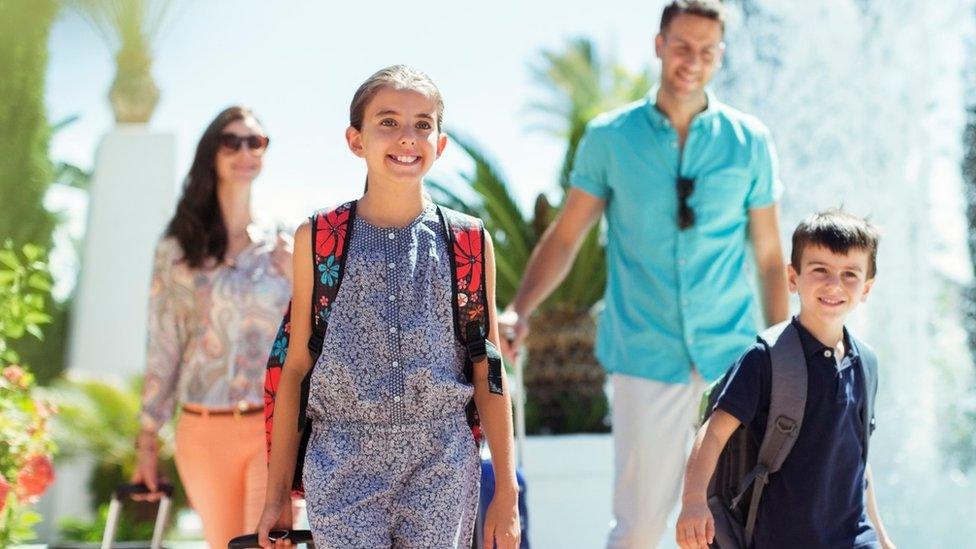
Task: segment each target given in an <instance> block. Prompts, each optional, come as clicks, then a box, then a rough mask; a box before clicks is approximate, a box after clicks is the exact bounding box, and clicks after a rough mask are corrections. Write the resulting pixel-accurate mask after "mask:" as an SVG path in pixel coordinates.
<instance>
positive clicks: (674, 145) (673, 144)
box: [671, 141, 678, 149]
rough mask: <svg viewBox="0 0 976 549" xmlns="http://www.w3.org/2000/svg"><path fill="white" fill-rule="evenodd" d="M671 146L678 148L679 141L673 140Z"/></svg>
mask: <svg viewBox="0 0 976 549" xmlns="http://www.w3.org/2000/svg"><path fill="white" fill-rule="evenodd" d="M671 148H672V149H677V148H678V142H677V141H672V142H671Z"/></svg>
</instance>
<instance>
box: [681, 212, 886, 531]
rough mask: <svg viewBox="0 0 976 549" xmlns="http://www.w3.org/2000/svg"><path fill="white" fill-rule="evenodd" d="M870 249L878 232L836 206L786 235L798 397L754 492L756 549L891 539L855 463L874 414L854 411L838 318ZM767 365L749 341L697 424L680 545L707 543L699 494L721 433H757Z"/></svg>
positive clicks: (853, 378)
mask: <svg viewBox="0 0 976 549" xmlns="http://www.w3.org/2000/svg"><path fill="white" fill-rule="evenodd" d="M877 249H878V233H877V230H876V229H875V228H874V227H873V226H872V225H871V224H870V223H868V222H867V221H866V220H864V219H861V218H858V217H855V216H853V215H850V214H848V213H845V212H843V211H840V210H828V211H825V212H821V213H817V214H814V215H812V216H810V217H808V218H807V219H806V220H804V221H803V222H802V223H800V225H799V226H798V227H797V229H796V231H794V233H793V251H792V254H791V258H790V265H789V268H788V274H789V286H790V291H791V292H796V293H797V294H799V297H800V314H799V315H798V316H796V317H794V318H793V320H792V322H791V325H790V326H787V327H786V329H789V328H790V327H792V328H793V329H795V333H796V334H797V335H798V336H799V343H800V346H801V347H802V355H803V357H805V361H806V374H807V389H806V403H805V406H804V408H803V410H804V412H803V414H802V423H801V427H802V428H800V429H799V434H798V435H797V436H796V437H795V443H793V447H792V450H791V451H790V453H789V454H788V456H787V457H786V459H785V461H783V463H782V467H781V468H780V469H779V471H778V472H774V473H772V474H771V475H770V476H769V477H768V484H766V485H765V486H764V489H763V490H762V492H761V493H762V496H761V499H760V500H759V505H758V511H757V514H756V521H755V531H754V534H753V536H752V540H751V543H750V540H746V544H747V545H751V546H752V547H755V548H756V549H763V548H767V547H772V548H780V547H791V548H801V547H818V548H819V547H831V548H833V547H838V548H839V547H844V548H847V547H872V548H873V547H883V548H889V547H894V546H893V545H892V543H891V542H890V540H889V539H888V536H887V533H886V532H885V529H884V526H883V525H882V523H881V519H880V517H879V516H878V512H877V507H876V505H875V501H874V492H873V489H872V486H871V470H870V468H869V467H867V465H866V461H865V460H866V449H865V448H864V446H865V441H866V440H867V439H866V437H865V431H864V430H865V429H866V428H870V429H873V418H872V419H871V421H869V422H868V423H869V425H870V426H866V425H865V421H864V417H868V416H870V414H867V416H865V415H862V414H863V411H864V408H863V407H864V406H866V405H867V404H866V402H865V401H866V399H867V391H865V383H866V381H865V373H864V369H863V368H862V363H861V360H860V352H859V349H858V345H857V343H856V341H855V342H854V343H852V338H851V337H850V334H848V333H847V330H846V329H845V328H844V321H845V320H846V318H847V315H848V314H850V312H851V311H853V310H854V308H855V307H857V305H858V304H859V303H860V302H862V301H865V300H866V299H867V295H868V293H869V292H870V291H871V286H872V284H873V283H874V276H875V272H876V268H877V267H876V262H875V259H876V257H877ZM863 352H865V353H867V352H870V351H869V350H868V349H866V348H865V349H863ZM771 364H772V363H771V359H770V347H769V346H768V345H767V344H766V343H765V342H758V343H755V344H754V345H753V346H752V347H750V348H749V349H748V350H747V351H746V352H745V353H744V354H743V355H742V356H741V357H740V358H739V360H738V362H737V363H736V364H735V366H734V367H733V371H732V372H731V373H730V375H729V379H728V382H727V383H726V384H725V387H724V389H723V390H722V392H721V394H720V396H719V397H718V400H717V402H716V404H715V409H714V412H713V413H712V415H711V417H710V418H709V419H708V421H706V422H705V424H704V425H702V427H701V429H700V430H699V431H698V435H697V437H696V438H695V443H694V446H693V448H692V451H691V456H690V457H689V459H688V464H687V468H686V471H685V487H684V493H683V496H682V509H681V515H680V516H679V517H678V523H677V526H676V539H677V542H678V544H679V545H680V546H681V547H682V548H707V547H708V544H709V543H712V542H713V541H714V538H715V517H713V515H712V512H711V511H710V509H709V506H708V501H707V495H706V493H707V490H708V484H709V480H710V479H711V478H712V475H713V473H714V471H715V467H716V463H717V461H718V459H719V456H720V454H721V453H722V449H723V448H724V447H725V445H726V443H727V442H728V440H729V438H730V437H731V436H732V434H733V433H734V432H735V430H736V429H737V428H738V427H739V426H740V425H743V426H745V428H746V429H747V431H748V434H749V435H750V436H752V437H753V439H754V440H755V441H762V440H763V436H764V434H765V432H766V426H767V419H768V416H769V407H770V392H771V378H772V374H771V371H772V370H771ZM801 375H802V374H801ZM774 470H775V469H774ZM759 483H760V481H757V484H755V485H754V486H758V485H759ZM753 494H755V492H753ZM865 507H866V508H867V509H866V510H867V513H865ZM868 516H870V521H869V520H868Z"/></svg>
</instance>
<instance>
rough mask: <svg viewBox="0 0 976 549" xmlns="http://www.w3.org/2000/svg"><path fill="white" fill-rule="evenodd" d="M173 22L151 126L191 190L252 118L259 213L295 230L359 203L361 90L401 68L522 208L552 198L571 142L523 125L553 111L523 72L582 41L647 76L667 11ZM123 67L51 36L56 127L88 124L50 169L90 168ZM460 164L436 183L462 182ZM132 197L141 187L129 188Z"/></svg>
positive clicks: (235, 10)
mask: <svg viewBox="0 0 976 549" xmlns="http://www.w3.org/2000/svg"><path fill="white" fill-rule="evenodd" d="M178 6H179V8H178V9H177V10H176V11H177V18H176V19H175V20H173V21H171V23H170V24H169V26H168V27H167V29H166V31H165V32H164V33H163V35H162V36H161V39H160V40H158V43H157V44H155V47H154V51H155V61H154V65H153V74H154V76H155V78H156V81H157V85H158V86H159V88H160V89H161V95H162V97H161V101H160V103H159V106H158V108H157V110H156V113H155V115H154V117H153V119H152V121H151V127H152V128H153V129H155V130H157V131H164V132H172V133H174V134H175V136H176V139H177V151H178V157H177V173H180V174H181V177H182V174H185V173H186V171H187V169H188V168H189V165H190V162H191V160H192V154H193V149H194V147H195V146H196V142H197V139H198V138H199V136H200V134H201V133H202V131H203V129H204V128H205V127H206V125H207V124H208V123H209V121H210V120H211V119H212V118H213V116H214V115H216V113H217V112H219V111H220V110H221V109H222V108H223V107H225V106H228V105H230V104H234V103H241V104H245V105H248V106H251V107H252V108H253V109H254V110H255V111H256V113H257V114H258V116H259V117H260V118H261V120H262V121H263V122H264V125H265V126H266V129H267V131H268V132H269V135H270V136H271V138H272V144H271V148H270V150H269V152H268V156H267V159H266V162H265V170H264V173H263V174H262V176H261V177H260V179H259V180H258V184H257V186H256V190H255V192H256V197H257V200H256V204H257V207H258V208H259V209H261V210H264V211H266V212H268V213H270V214H272V215H273V216H276V217H278V218H281V219H283V220H285V221H290V222H293V223H297V221H298V220H299V219H300V218H301V217H303V216H305V215H307V214H308V213H309V212H310V211H311V210H313V209H315V208H317V207H321V206H323V205H326V204H330V203H336V202H339V201H341V200H345V199H348V198H352V197H354V196H356V194H357V193H358V192H360V190H361V188H362V181H363V175H364V173H365V172H364V169H365V168H364V166H363V165H362V163H361V161H360V160H359V159H357V158H355V157H354V156H352V155H351V154H350V153H349V152H348V150H347V149H346V146H345V142H344V139H343V132H344V130H345V128H346V125H347V124H348V107H349V101H350V99H351V98H352V94H353V92H354V91H355V89H356V88H357V86H358V85H359V84H360V83H361V82H362V81H363V80H364V79H365V78H366V77H367V76H369V75H370V74H372V73H373V72H374V71H376V70H377V69H379V68H382V67H384V66H387V65H391V64H395V63H406V64H410V65H413V66H416V67H417V68H420V69H421V70H423V71H425V72H427V73H428V74H430V75H431V77H432V78H433V79H434V81H435V82H436V83H437V84H438V86H439V87H440V88H441V91H442V93H443V95H444V97H445V103H446V121H447V127H448V130H449V131H450V130H454V131H461V132H464V133H465V134H466V135H468V136H471V137H473V138H474V139H475V140H476V141H478V142H479V143H480V144H481V145H482V146H483V148H484V149H485V150H486V151H487V152H488V153H489V155H490V156H491V157H492V158H494V159H495V160H496V161H497V163H498V165H500V166H501V168H502V170H503V173H504V174H506V176H507V177H508V178H509V181H510V183H511V184H512V185H514V187H515V188H516V193H517V195H518V196H519V198H520V200H521V202H522V203H523V204H525V205H528V204H530V203H531V201H532V200H533V199H534V196H535V194H536V193H538V192H540V191H550V190H552V189H553V188H554V187H555V180H556V176H557V172H558V169H559V165H560V161H561V159H562V154H563V146H564V142H563V141H562V140H560V139H557V138H554V137H552V136H551V135H550V134H548V133H546V132H544V131H540V130H533V129H532V126H533V124H534V123H537V122H539V120H540V119H539V118H538V117H532V116H530V115H528V113H527V112H526V105H527V104H528V103H529V102H530V101H531V100H532V99H540V98H544V97H545V95H544V92H543V91H542V89H541V88H540V87H539V86H537V85H536V84H534V83H533V82H532V80H531V78H530V72H529V70H528V66H529V64H530V63H531V62H533V61H535V60H537V59H539V51H540V50H541V49H542V48H561V47H562V46H563V45H564V44H565V43H566V41H567V40H568V39H570V38H572V37H576V36H587V37H590V38H592V39H593V40H595V41H596V43H597V44H598V47H599V48H600V51H601V53H602V54H604V55H608V54H609V55H613V56H615V57H616V58H617V59H618V60H619V61H620V62H621V63H622V64H624V65H625V66H627V67H628V68H630V69H631V70H637V69H639V68H640V67H641V66H642V65H644V64H646V63H649V62H651V61H653V51H652V47H651V46H652V42H651V40H652V38H653V35H654V32H655V29H656V28H657V24H658V19H659V17H660V9H661V2H659V1H650V2H648V1H638V0H608V1H605V2H602V3H601V6H600V7H599V8H597V7H596V5H595V4H594V3H593V2H590V1H580V0H571V1H566V0H563V1H555V0H533V1H531V2H515V1H512V0H502V1H499V2H493V3H490V4H484V3H472V2H458V1H456V0H455V1H443V0H437V1H429V2H423V3H407V4H405V3H402V2H397V3H394V2H388V1H386V0H378V1H373V2H362V3H353V2H324V1H318V2H312V1H297V0H296V1H289V2H267V1H264V0H205V1H195V2H189V1H188V0H179V2H178ZM113 57H114V55H113V54H111V53H110V51H109V49H108V47H106V45H105V44H104V43H103V42H102V41H101V40H100V37H99V35H97V34H96V33H95V32H94V30H93V29H92V28H91V27H90V26H88V25H87V23H86V22H85V21H83V20H82V19H81V18H80V17H79V16H78V15H77V14H75V13H73V12H70V11H67V12H65V13H64V14H62V17H61V18H60V19H59V20H58V21H57V23H56V24H55V25H54V27H53V29H52V33H51V41H50V58H49V68H48V80H47V95H46V97H47V105H48V115H49V117H50V119H51V120H52V121H57V120H60V119H62V118H64V117H67V116H70V115H75V114H77V115H80V116H81V119H80V120H79V121H78V122H76V123H75V124H74V125H72V126H71V127H70V128H68V129H66V130H64V131H62V132H61V133H59V134H58V135H56V136H55V137H54V139H53V141H52V157H53V158H54V159H55V160H69V161H72V162H74V163H76V164H78V165H81V166H83V167H90V166H91V163H92V158H93V156H94V151H95V148H96V146H97V144H98V142H99V139H100V137H101V136H102V135H103V134H104V133H105V132H106V131H108V130H109V129H111V127H112V126H113V124H114V122H113V120H112V115H111V111H110V108H109V105H108V101H107V99H106V95H107V92H108V89H109V86H110V85H111V82H112V78H113V76H114V62H113ZM466 166H467V163H466V162H465V160H464V156H463V154H462V153H460V152H458V151H454V152H453V153H452V152H451V151H450V149H449V150H448V151H447V152H446V153H445V155H444V156H443V157H442V159H441V160H440V161H439V163H438V165H437V166H435V168H434V172H432V175H436V174H438V173H440V174H442V175H443V174H450V173H453V172H456V171H457V170H458V169H464V168H465V167H466ZM133 184H138V182H133Z"/></svg>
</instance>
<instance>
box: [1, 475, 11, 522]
mask: <svg viewBox="0 0 976 549" xmlns="http://www.w3.org/2000/svg"><path fill="white" fill-rule="evenodd" d="M9 493H10V483H9V482H7V477H5V476H3V475H2V474H0V513H2V512H3V509H4V507H6V506H7V494H9Z"/></svg>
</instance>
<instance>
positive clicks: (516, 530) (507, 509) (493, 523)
mask: <svg viewBox="0 0 976 549" xmlns="http://www.w3.org/2000/svg"><path fill="white" fill-rule="evenodd" d="M484 533H485V536H484V540H485V543H484V549H495V548H496V547H497V548H498V549H518V546H519V543H520V540H519V538H520V536H521V527H520V524H519V514H518V495H517V492H516V493H513V494H512V495H511V496H502V495H500V494H497V493H496V494H495V497H494V498H492V500H491V503H489V504H488V512H487V513H485V532H484Z"/></svg>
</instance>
